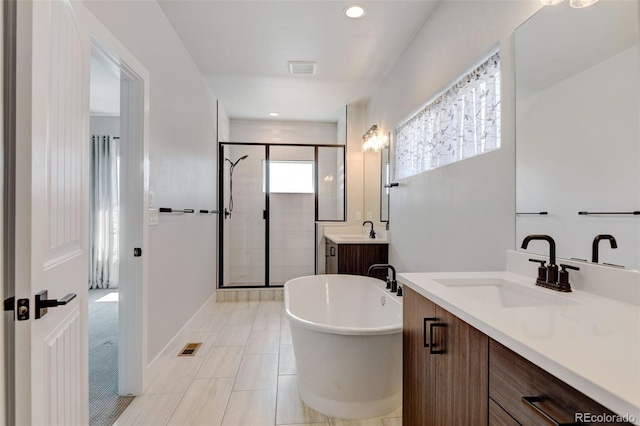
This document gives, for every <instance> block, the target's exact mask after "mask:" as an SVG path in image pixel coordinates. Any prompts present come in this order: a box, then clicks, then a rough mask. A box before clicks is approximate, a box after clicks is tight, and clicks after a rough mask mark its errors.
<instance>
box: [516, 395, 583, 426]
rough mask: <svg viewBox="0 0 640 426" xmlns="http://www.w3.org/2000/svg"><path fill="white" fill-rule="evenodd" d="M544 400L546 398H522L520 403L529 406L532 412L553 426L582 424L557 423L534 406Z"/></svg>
mask: <svg viewBox="0 0 640 426" xmlns="http://www.w3.org/2000/svg"><path fill="white" fill-rule="evenodd" d="M545 399H546V398H543V397H540V396H523V397H522V402H523V403H524V404H525V405H527V406H529V407H530V408H531V409H532V410H533V411H535V412H536V413H538V414H539V415H540V416H541V417H543V418H544V419H546V420H547V421H548V422H549V423H551V424H552V425H553V426H577V425H581V424H582V423H560V422H559V421H557V420H556V419H554V418H553V417H552V416H551V415H549V414H547V412H545V411H544V410H543V409H542V408H540V407H539V406H537V405H536V404H535V403H536V402H543V401H544V400H545Z"/></svg>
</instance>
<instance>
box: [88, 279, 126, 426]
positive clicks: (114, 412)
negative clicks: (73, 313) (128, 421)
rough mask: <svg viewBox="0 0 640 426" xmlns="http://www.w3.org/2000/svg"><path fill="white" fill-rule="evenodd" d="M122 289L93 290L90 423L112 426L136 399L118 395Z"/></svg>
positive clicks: (90, 323)
mask: <svg viewBox="0 0 640 426" xmlns="http://www.w3.org/2000/svg"><path fill="white" fill-rule="evenodd" d="M117 294H118V289H106V290H89V424H90V425H91V426H102V425H106V426H111V425H113V423H114V422H115V421H116V419H117V418H118V417H119V416H120V414H122V412H123V411H124V410H125V409H126V408H127V406H128V405H129V404H130V403H131V401H132V400H133V398H134V397H121V396H118V299H117Z"/></svg>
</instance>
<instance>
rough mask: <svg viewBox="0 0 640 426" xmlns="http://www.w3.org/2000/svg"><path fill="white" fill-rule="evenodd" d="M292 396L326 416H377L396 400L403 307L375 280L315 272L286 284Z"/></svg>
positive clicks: (391, 407)
mask: <svg viewBox="0 0 640 426" xmlns="http://www.w3.org/2000/svg"><path fill="white" fill-rule="evenodd" d="M284 300H285V309H286V313H287V316H288V317H289V323H290V325H291V337H292V340H293V350H294V353H295V358H296V367H297V369H298V393H299V394H300V398H302V400H303V401H304V403H305V404H307V405H308V406H309V407H311V408H313V409H314V410H316V411H319V412H320V413H323V414H326V415H328V416H331V417H339V418H344V419H357V418H368V417H378V416H382V415H384V414H387V413H389V412H391V411H393V410H395V409H396V408H397V407H398V406H399V405H400V403H401V400H402V303H401V300H402V298H401V297H397V296H396V295H395V294H394V293H390V292H389V291H387V290H386V289H385V283H384V282H383V281H380V280H378V279H374V278H369V277H363V276H356V275H315V276H308V277H301V278H296V279H293V280H290V281H287V282H286V283H285V285H284Z"/></svg>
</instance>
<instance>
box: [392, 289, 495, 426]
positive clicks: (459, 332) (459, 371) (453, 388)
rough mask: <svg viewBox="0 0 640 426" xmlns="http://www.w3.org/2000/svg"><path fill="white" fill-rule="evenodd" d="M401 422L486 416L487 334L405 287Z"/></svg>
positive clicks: (459, 421) (462, 421) (423, 424)
mask: <svg viewBox="0 0 640 426" xmlns="http://www.w3.org/2000/svg"><path fill="white" fill-rule="evenodd" d="M403 345H404V361H403V363H404V365H403V367H404V372H403V375H404V377H403V407H402V417H403V424H404V425H412V426H418V425H420V426H428V425H482V424H487V417H488V405H487V400H488V397H489V395H488V366H489V360H488V355H489V350H488V349H489V347H488V345H489V339H488V337H487V336H486V335H485V334H483V333H481V332H479V331H478V330H476V329H475V328H473V327H471V326H470V325H469V324H467V323H465V322H464V321H462V320H460V319H458V318H457V317H455V316H454V315H452V314H451V313H449V312H448V311H446V310H445V309H442V308H441V307H440V306H438V305H436V304H434V303H433V302H431V301H430V300H428V299H426V298H424V297H422V296H421V295H419V294H418V293H416V292H414V291H413V290H411V289H410V288H405V292H404V299H403Z"/></svg>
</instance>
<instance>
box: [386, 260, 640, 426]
mask: <svg viewBox="0 0 640 426" xmlns="http://www.w3.org/2000/svg"><path fill="white" fill-rule="evenodd" d="M483 278H501V279H504V280H507V281H511V282H513V283H515V284H519V285H523V286H525V287H527V291H529V292H530V291H537V292H542V294H541V297H548V296H549V294H551V295H552V296H553V297H554V298H555V297H558V298H567V299H570V301H573V302H576V303H574V304H567V305H553V306H551V305H550V306H528V307H496V306H495V305H494V306H491V305H489V304H485V303H483V302H480V301H478V300H476V299H475V298H472V297H470V296H469V295H467V294H464V292H460V291H458V290H457V289H456V288H455V287H450V286H446V285H444V284H441V283H439V282H437V281H436V280H442V279H483ZM398 281H400V282H401V283H403V284H404V285H406V286H408V287H409V288H411V289H412V290H414V291H416V292H418V293H419V294H421V295H423V296H425V297H426V298H428V299H430V300H431V301H433V302H434V303H436V304H438V305H440V306H441V307H442V308H444V309H446V310H447V311H449V312H451V313H452V314H454V315H456V316H457V317H458V318H460V319H462V320H463V321H465V322H467V323H468V324H470V325H472V326H473V327H475V328H477V329H478V330H480V331H481V332H483V333H485V334H486V335H488V336H489V337H491V338H492V339H494V340H496V341H498V342H500V343H501V344H503V345H504V346H506V347H508V348H509V349H511V350H513V351H514V352H516V353H518V354H519V355H521V356H523V357H524V358H526V359H528V360H529V361H531V362H533V363H534V364H536V365H538V366H540V367H541V368H543V369H544V370H546V371H548V372H549V373H551V374H553V375H554V376H556V377H558V378H559V379H561V380H563V381H564V382H566V383H567V384H569V385H571V386H573V387H574V388H576V389H578V390H579V391H580V392H582V393H584V394H585V395H587V396H589V397H591V398H592V399H594V400H596V401H598V402H599V403H601V404H602V405H604V406H605V407H607V408H609V409H610V410H612V411H614V412H616V413H617V414H619V415H625V414H629V415H633V416H635V419H636V420H635V421H636V424H639V423H637V422H640V307H639V306H636V305H633V304H628V303H623V302H619V301H616V300H612V299H609V298H605V297H602V296H597V295H594V294H591V293H587V292H584V291H577V290H574V291H573V292H571V293H561V292H556V291H554V290H549V289H545V288H542V287H539V286H536V285H535V284H534V283H535V277H532V278H530V277H525V276H522V275H517V274H514V273H510V272H505V271H499V272H452V273H446V272H434V273H402V274H399V275H398Z"/></svg>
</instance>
